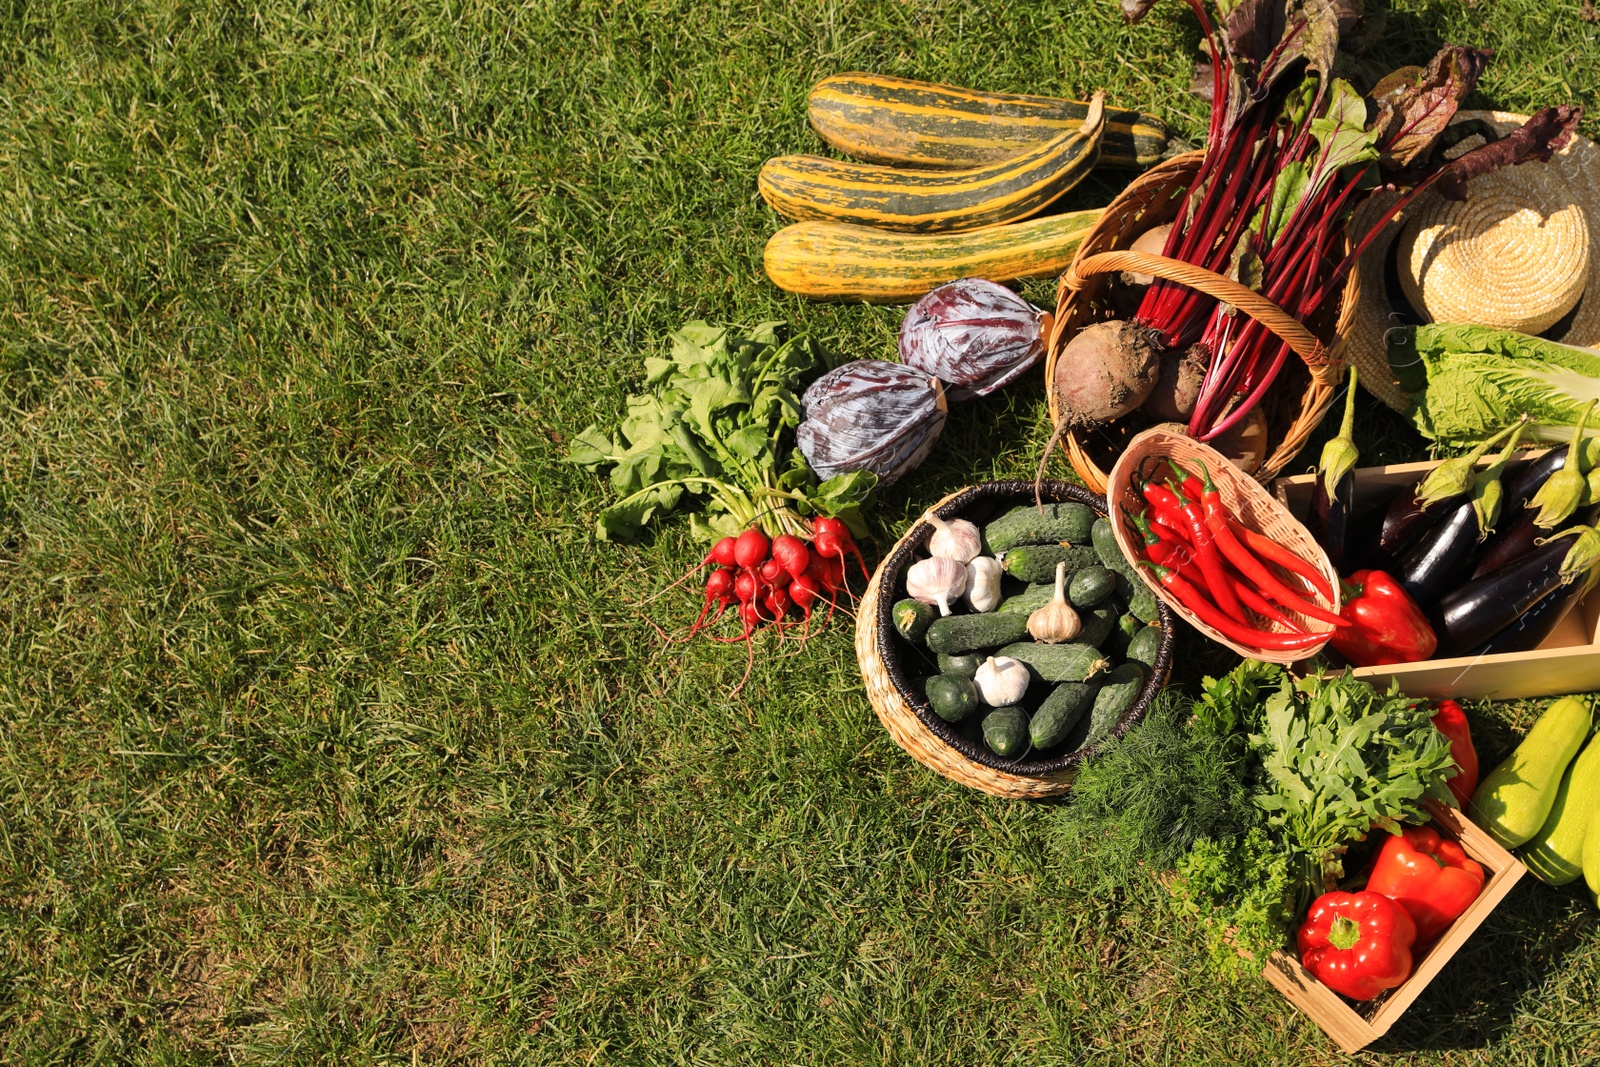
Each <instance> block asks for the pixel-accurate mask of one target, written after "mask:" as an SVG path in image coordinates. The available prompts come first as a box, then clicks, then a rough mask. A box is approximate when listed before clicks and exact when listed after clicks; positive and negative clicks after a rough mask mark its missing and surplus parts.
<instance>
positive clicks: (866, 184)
mask: <svg viewBox="0 0 1600 1067" xmlns="http://www.w3.org/2000/svg"><path fill="white" fill-rule="evenodd" d="M1105 125H1106V122H1105V107H1104V105H1103V101H1102V99H1101V98H1100V97H1099V96H1096V97H1095V98H1094V101H1093V102H1092V104H1091V106H1090V108H1089V114H1088V116H1087V117H1086V118H1084V120H1083V122H1082V123H1081V124H1080V125H1078V126H1077V127H1076V128H1074V129H1071V130H1065V131H1063V132H1062V133H1060V134H1058V135H1057V136H1055V137H1053V138H1051V139H1050V140H1048V141H1045V142H1043V143H1041V144H1037V145H1035V146H1034V147H1033V148H1032V149H1030V150H1028V151H1026V152H1024V153H1022V154H1021V155H1019V156H1016V157H1015V158H1013V159H1008V160H1006V161H1005V162H1003V163H990V164H988V165H986V166H982V167H971V168H968V169H966V170H944V171H929V170H906V169H901V168H896V167H880V166H875V165H874V164H871V163H852V162H849V161H847V160H840V159H829V158H827V157H826V156H779V157H777V158H776V159H769V160H767V162H766V164H765V165H764V166H763V167H762V168H761V174H760V177H759V178H758V179H757V183H756V184H757V187H758V188H760V190H761V195H762V196H763V197H765V198H766V201H767V203H768V204H770V205H772V209H773V210H774V211H776V212H777V213H778V214H780V215H782V216H784V217H785V218H789V219H796V220H804V219H829V220H832V221H834V222H855V223H860V224H862V225H867V226H881V227H883V228H884V229H887V230H904V231H907V232H911V233H954V232H957V231H960V230H976V229H978V228H980V227H983V226H998V225H1000V224H1001V223H1005V222H1017V221H1019V220H1021V219H1026V218H1029V217H1031V216H1033V215H1037V214H1038V213H1039V212H1041V211H1043V210H1044V209H1045V208H1047V207H1049V206H1050V205H1051V204H1052V203H1054V202H1055V200H1056V199H1057V198H1058V197H1060V196H1061V195H1062V194H1063V193H1065V192H1066V191H1067V190H1068V189H1071V188H1072V187H1073V186H1074V185H1076V184H1078V182H1080V181H1082V180H1083V177H1084V176H1085V175H1086V174H1088V173H1089V171H1090V170H1091V169H1092V168H1093V167H1094V164H1095V160H1096V159H1097V158H1099V155H1100V138H1101V135H1102V134H1103V133H1104V131H1105Z"/></svg>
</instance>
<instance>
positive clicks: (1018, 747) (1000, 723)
mask: <svg viewBox="0 0 1600 1067" xmlns="http://www.w3.org/2000/svg"><path fill="white" fill-rule="evenodd" d="M983 743H984V744H986V745H988V746H989V751H990V752H993V753H994V754H995V755H996V756H1013V755H1019V754H1021V752H1022V750H1023V749H1024V748H1026V747H1027V745H1028V713H1027V711H1025V710H1024V709H1023V708H1022V706H1021V705H1019V704H1008V705H1006V706H1005V707H1003V708H995V709H994V710H993V711H991V712H990V713H989V714H987V715H985V716H984V717H983Z"/></svg>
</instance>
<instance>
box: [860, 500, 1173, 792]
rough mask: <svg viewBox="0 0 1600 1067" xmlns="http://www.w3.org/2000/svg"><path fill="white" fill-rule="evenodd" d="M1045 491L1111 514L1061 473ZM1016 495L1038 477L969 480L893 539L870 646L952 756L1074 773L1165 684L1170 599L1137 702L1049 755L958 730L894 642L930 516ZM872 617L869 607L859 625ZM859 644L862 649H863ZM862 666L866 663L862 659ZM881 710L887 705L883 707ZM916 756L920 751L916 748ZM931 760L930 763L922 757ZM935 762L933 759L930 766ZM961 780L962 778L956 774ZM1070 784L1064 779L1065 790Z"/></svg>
mask: <svg viewBox="0 0 1600 1067" xmlns="http://www.w3.org/2000/svg"><path fill="white" fill-rule="evenodd" d="M1040 495H1041V499H1043V500H1044V501H1045V502H1046V503H1059V502H1065V501H1069V500H1070V501H1076V502H1078V503H1081V504H1086V505H1088V506H1089V507H1090V508H1092V509H1094V511H1095V513H1096V515H1098V516H1101V517H1106V503H1105V500H1104V498H1102V497H1100V496H1097V495H1096V494H1094V493H1091V492H1090V491H1089V490H1087V489H1085V488H1083V487H1082V486H1079V485H1076V484H1074V483H1072V482H1067V481H1062V480H1058V479H1047V480H1045V481H1043V482H1041V483H1040ZM994 498H1000V499H1006V498H1009V499H1012V500H1014V501H1015V502H1016V503H1032V502H1033V499H1034V483H1032V482H1025V481H995V482H984V483H980V484H978V485H973V486H968V487H966V488H964V489H961V490H958V491H957V492H955V493H952V494H950V495H949V496H947V497H945V498H944V499H943V500H942V501H940V502H939V503H938V504H935V505H934V506H933V507H931V508H929V509H928V510H927V512H925V513H924V514H923V516H922V517H921V518H919V519H918V520H917V521H916V523H914V524H913V525H912V526H911V528H910V529H909V530H907V531H906V533H905V535H904V536H902V537H901V538H900V540H899V541H897V542H896V543H895V546H894V547H893V548H892V549H891V550H890V551H889V554H888V555H886V556H885V557H884V559H883V562H881V563H880V564H879V565H878V572H877V575H875V580H877V581H879V582H880V583H881V584H880V585H879V588H878V590H877V594H878V595H877V601H876V603H875V604H874V605H872V614H873V616H874V617H873V620H872V622H873V625H874V629H875V630H876V634H875V640H874V642H873V645H872V652H873V653H874V654H875V656H876V658H877V660H878V663H877V664H876V665H875V666H877V667H878V668H879V669H881V670H882V671H883V672H884V673H885V674H886V675H887V677H888V678H889V680H890V682H891V683H892V685H893V689H894V692H895V693H896V695H897V696H898V697H899V700H900V702H901V704H902V705H903V707H904V710H905V711H908V712H910V713H911V714H912V715H914V716H915V717H916V719H917V720H918V721H919V722H920V723H921V725H922V726H923V727H924V728H925V729H926V730H927V731H928V732H929V733H930V734H932V735H933V736H934V737H935V738H937V740H938V741H939V742H942V743H943V744H944V745H945V746H946V748H947V749H948V750H949V754H951V755H956V756H959V757H960V758H961V759H962V760H963V761H964V762H965V763H967V764H970V765H974V766H973V769H974V770H975V771H978V770H979V769H981V770H982V771H989V772H993V771H998V772H1002V773H1004V774H1006V775H1015V776H1019V777H1024V778H1050V777H1053V776H1057V775H1062V774H1067V773H1075V772H1076V770H1077V768H1078V766H1079V765H1080V764H1082V763H1083V762H1084V761H1085V760H1088V759H1092V758H1094V757H1095V756H1096V755H1098V754H1099V753H1100V752H1101V751H1103V750H1104V748H1105V746H1106V745H1108V744H1110V743H1111V742H1113V741H1115V740H1117V739H1120V738H1121V737H1122V736H1123V735H1124V734H1126V733H1127V732H1128V730H1129V729H1130V728H1131V727H1132V726H1133V725H1134V724H1135V723H1137V722H1138V721H1139V720H1140V719H1142V718H1143V717H1144V714H1145V712H1146V711H1147V710H1148V709H1149V707H1150V704H1151V703H1152V702H1153V701H1154V700H1155V697H1156V695H1157V694H1158V693H1160V691H1161V690H1162V689H1163V688H1164V687H1165V685H1166V681H1167V677H1168V675H1169V674H1170V672H1171V667H1172V655H1173V644H1174V639H1175V634H1176V627H1175V625H1174V618H1175V617H1174V615H1173V613H1172V611H1171V610H1170V608H1169V607H1168V606H1167V605H1166V604H1165V603H1161V604H1160V605H1159V611H1160V614H1159V618H1158V619H1157V623H1156V625H1158V626H1159V627H1160V630H1161V645H1160V649H1159V651H1158V652H1157V655H1156V662H1155V664H1154V666H1153V668H1152V669H1151V671H1150V677H1149V678H1148V679H1147V680H1146V682H1145V685H1144V688H1143V689H1141V690H1140V692H1139V696H1138V698H1137V699H1136V700H1135V701H1134V703H1133V705H1132V707H1130V708H1129V709H1128V710H1127V711H1126V712H1124V713H1123V715H1122V716H1121V718H1119V719H1118V720H1117V722H1116V724H1115V725H1114V726H1113V727H1112V728H1111V730H1110V731H1108V732H1107V734H1106V735H1105V736H1104V737H1103V738H1101V739H1100V740H1099V741H1097V742H1095V743H1094V744H1093V745H1088V746H1086V747H1084V748H1080V749H1076V750H1073V751H1071V752H1065V753H1061V754H1059V755H1056V756H1051V757H1048V758H1045V759H1031V760H1030V759H1027V758H1026V757H1023V758H1015V759H1007V758H1005V757H1003V756H997V755H995V754H994V753H993V752H991V751H989V749H988V748H987V747H986V746H984V745H981V744H977V743H975V742H972V741H970V740H968V739H967V738H965V737H963V736H961V734H960V732H959V731H958V730H957V727H956V724H953V723H949V722H946V721H945V720H944V719H941V718H940V717H939V716H938V715H937V714H935V713H934V711H933V709H932V707H930V706H929V705H928V703H927V700H926V699H925V698H924V697H923V696H922V694H921V693H920V692H918V690H917V687H916V686H915V685H914V684H913V682H914V679H913V677H912V676H910V675H908V673H907V672H906V670H905V668H904V664H903V663H902V662H901V660H900V653H899V651H898V650H897V648H896V643H897V642H902V641H903V639H902V638H901V637H900V635H899V633H898V631H896V630H895V627H894V620H893V610H894V604H895V601H896V599H897V597H898V595H899V591H900V589H901V583H902V581H903V578H904V572H905V569H906V568H907V567H909V566H910V565H911V563H912V562H914V560H915V559H916V553H917V551H918V550H919V549H921V548H923V547H924V546H925V545H926V544H927V542H928V538H929V537H931V536H932V534H933V525H932V523H930V522H929V521H928V516H929V515H930V514H933V515H938V516H939V518H941V519H946V520H948V519H954V518H958V517H960V515H961V513H962V512H963V511H964V510H966V509H968V508H970V507H971V506H972V505H973V504H974V503H976V502H979V501H981V500H988V499H994ZM866 623H867V619H866V612H863V617H862V619H861V622H860V623H859V624H858V625H865V624H866ZM859 651H860V650H859V649H858V652H859ZM862 667H863V670H865V669H866V668H867V667H868V664H866V663H863V664H862ZM878 710H879V714H880V715H882V714H883V713H884V709H882V708H879V709H878ZM913 755H916V753H914V752H913ZM924 762H926V761H924ZM930 765H931V764H930ZM934 769H935V770H938V771H939V772H940V773H941V774H946V775H947V776H949V777H954V776H953V775H949V774H948V772H947V771H946V769H945V768H943V767H934ZM958 780H959V779H958ZM966 784H969V785H977V786H978V787H979V788H986V786H984V785H983V784H980V783H979V782H978V781H968V782H967V783H966ZM1064 787H1065V785H1063V788H1064Z"/></svg>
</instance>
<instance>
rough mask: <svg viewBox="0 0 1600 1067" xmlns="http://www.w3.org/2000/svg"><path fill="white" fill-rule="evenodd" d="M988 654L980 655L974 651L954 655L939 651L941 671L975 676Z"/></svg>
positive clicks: (968, 676) (965, 676)
mask: <svg viewBox="0 0 1600 1067" xmlns="http://www.w3.org/2000/svg"><path fill="white" fill-rule="evenodd" d="M988 658H989V657H988V656H979V655H976V654H974V653H972V652H958V653H956V654H955V655H953V656H947V655H945V654H944V653H942V652H941V653H939V673H940V674H959V675H961V677H963V678H972V677H975V676H976V675H977V673H978V668H979V667H981V666H983V661H984V660H986V659H988Z"/></svg>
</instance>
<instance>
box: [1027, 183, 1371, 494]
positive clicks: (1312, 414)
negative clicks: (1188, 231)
mask: <svg viewBox="0 0 1600 1067" xmlns="http://www.w3.org/2000/svg"><path fill="white" fill-rule="evenodd" d="M1204 158H1205V154H1204V153H1203V152H1186V153H1184V154H1183V155H1181V156H1174V157H1173V158H1172V159H1169V160H1167V161H1166V162H1165V163H1162V164H1160V165H1158V166H1156V167H1153V168H1151V169H1150V170H1148V171H1146V172H1145V173H1143V174H1141V175H1140V176H1139V177H1137V178H1135V179H1134V180H1133V181H1132V182H1131V183H1130V184H1129V185H1128V187H1127V188H1126V189H1125V190H1123V191H1122V193H1121V194H1120V195H1118V197H1117V198H1116V199H1115V200H1113V201H1112V202H1111V206H1110V207H1108V208H1106V210H1105V214H1103V215H1102V216H1101V217H1100V221H1099V223H1098V224H1096V226H1095V227H1094V229H1093V230H1091V231H1090V232H1089V234H1088V236H1087V237H1085V238H1084V240H1083V244H1081V245H1080V246H1079V247H1078V254H1077V256H1075V257H1074V258H1073V261H1072V266H1071V267H1069V268H1068V269H1067V272H1066V273H1065V274H1063V275H1062V276H1061V282H1060V284H1059V286H1058V287H1057V291H1056V314H1055V324H1054V327H1053V329H1052V330H1051V333H1050V336H1049V338H1048V343H1047V346H1046V356H1045V365H1044V380H1045V392H1046V395H1047V397H1048V399H1049V404H1050V421H1051V423H1052V424H1059V422H1060V419H1061V410H1060V407H1059V405H1058V404H1057V402H1056V395H1055V369H1056V359H1057V357H1058V356H1059V355H1060V352H1061V350H1062V348H1064V347H1065V346H1066V344H1067V342H1068V341H1071V340H1072V339H1073V338H1074V337H1076V336H1077V335H1078V332H1079V331H1080V330H1082V329H1083V328H1084V327H1086V326H1088V325H1090V324H1092V323H1095V322H1100V321H1103V320H1106V319H1111V318H1114V317H1116V315H1115V310H1114V309H1113V307H1112V303H1111V299H1110V280H1111V278H1112V277H1113V276H1114V274H1115V273H1116V272H1118V271H1123V270H1132V271H1138V272H1140V273H1144V274H1153V275H1155V276H1157V277H1160V278H1165V279H1168V280H1170V281H1175V282H1181V283H1182V284H1184V285H1190V286H1193V287H1194V288H1196V289H1199V290H1200V291H1202V292H1204V293H1206V294H1207V295H1208V296H1214V297H1217V298H1218V299H1219V300H1224V301H1227V302H1228V303H1231V304H1233V305H1234V306H1235V307H1236V308H1238V309H1239V310H1240V311H1241V312H1243V313H1244V314H1247V315H1249V316H1250V317H1252V318H1254V319H1257V320H1258V321H1260V322H1261V324H1262V325H1263V326H1266V327H1267V328H1268V329H1270V330H1271V331H1272V332H1273V333H1274V334H1276V335H1277V336H1278V337H1280V338H1281V339H1283V340H1284V341H1286V342H1288V344H1289V346H1290V347H1291V348H1292V349H1293V350H1294V351H1295V353H1296V354H1297V355H1299V356H1300V359H1299V360H1298V361H1297V360H1288V361H1286V362H1285V363H1284V365H1283V369H1282V370H1281V371H1280V372H1279V374H1278V378H1277V380H1276V381H1275V382H1274V383H1273V385H1272V388H1271V389H1269V390H1268V391H1267V394H1266V397H1265V398H1264V399H1263V400H1262V402H1261V410H1262V411H1263V412H1264V413H1265V415H1266V417H1267V439H1268V444H1269V449H1268V452H1267V456H1266V459H1265V460H1264V461H1263V463H1262V464H1261V467H1260V469H1258V470H1257V471H1256V472H1255V477H1256V478H1257V479H1259V480H1260V481H1261V482H1263V483H1265V482H1270V481H1271V480H1272V479H1273V478H1274V477H1276V476H1277V475H1278V473H1279V472H1280V471H1282V470H1283V468H1284V467H1286V466H1287V465H1288V464H1289V462H1290V461H1291V460H1293V459H1294V457H1295V455H1296V454H1297V453H1299V451H1300V449H1302V448H1303V447H1305V443H1306V441H1307V440H1308V439H1309V438H1310V436H1311V432H1312V431H1313V430H1315V429H1316V427H1317V424H1318V423H1320V422H1321V421H1322V417H1323V416H1324V415H1325V414H1327V411H1328V408H1329V407H1330V406H1331V405H1332V404H1333V400H1334V396H1335V395H1336V394H1337V392H1338V389H1339V386H1340V384H1341V382H1342V380H1343V376H1344V361H1343V357H1342V355H1341V351H1342V345H1341V343H1340V339H1342V338H1343V337H1344V335H1345V334H1346V333H1347V332H1348V331H1349V328H1350V324H1351V322H1352V320H1353V319H1354V317H1355V310H1356V304H1357V302H1358V300H1359V296H1360V294H1359V291H1358V288H1357V283H1356V282H1355V281H1354V280H1353V277H1352V279H1350V280H1347V281H1346V283H1345V288H1344V292H1343V294H1342V296H1341V299H1340V301H1339V306H1338V310H1337V311H1334V310H1333V309H1332V308H1331V307H1330V306H1329V305H1330V304H1332V301H1329V302H1328V303H1327V304H1325V305H1324V307H1323V309H1322V310H1321V311H1320V312H1319V313H1318V315H1317V316H1316V317H1315V318H1313V320H1312V321H1310V322H1308V323H1305V324H1303V325H1302V324H1301V323H1300V322H1298V321H1297V320H1296V319H1294V318H1293V317H1292V316H1290V315H1289V314H1288V313H1287V312H1285V311H1284V310H1283V309H1282V308H1280V307H1278V306H1277V305H1276V304H1274V303H1272V302H1271V301H1270V300H1267V299H1266V298H1265V297H1263V296H1261V294H1259V293H1256V292H1254V291H1252V290H1250V289H1246V288H1244V287H1243V286H1241V285H1239V284H1238V283H1237V282H1233V281H1230V280H1229V279H1227V278H1223V277H1221V276H1220V275H1217V274H1213V273H1212V272H1210V271H1208V270H1204V269H1202V268H1199V267H1196V266H1194V265H1192V264H1189V263H1183V262H1180V261H1178V260H1173V259H1167V258H1165V257H1163V256H1152V255H1145V254H1142V253H1137V252H1130V251H1127V249H1128V246H1130V245H1131V244H1133V242H1134V241H1135V240H1136V239H1138V237H1139V235H1140V234H1142V233H1144V232H1145V231H1146V230H1151V229H1154V228H1155V227H1157V226H1160V225H1162V224H1163V223H1167V222H1171V221H1172V220H1173V219H1175V218H1176V217H1177V216H1178V211H1179V210H1180V208H1182V206H1183V194H1184V192H1185V191H1186V190H1187V189H1188V188H1189V186H1190V184H1191V183H1192V182H1193V181H1194V178H1195V175H1196V174H1197V173H1198V172H1199V169H1200V161H1201V160H1202V159H1204ZM1148 425H1150V420H1149V419H1147V418H1144V417H1143V416H1141V415H1140V414H1139V413H1138V412H1135V413H1134V414H1133V415H1130V416H1128V417H1127V418H1124V419H1118V420H1116V421H1115V422H1111V423H1107V424H1104V425H1100V426H1095V427H1091V428H1087V429H1083V430H1074V431H1071V432H1068V433H1066V434H1063V435H1062V443H1061V447H1062V449H1063V450H1064V451H1065V452H1066V454H1067V459H1068V460H1069V461H1070V462H1071V463H1072V469H1073V470H1074V471H1076V472H1077V474H1078V477H1080V478H1082V479H1083V481H1084V484H1085V485H1087V486H1088V487H1089V488H1090V489H1092V490H1094V491H1096V492H1101V493H1103V492H1105V489H1106V470H1107V469H1108V468H1109V467H1110V465H1111V464H1112V463H1113V462H1115V460H1116V457H1117V455H1118V454H1120V453H1121V452H1122V450H1123V448H1124V447H1125V446H1126V445H1127V442H1128V440H1129V439H1130V438H1131V437H1133V435H1134V434H1136V433H1138V432H1139V431H1140V430H1141V429H1144V428H1145V427H1147V426H1148Z"/></svg>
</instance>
